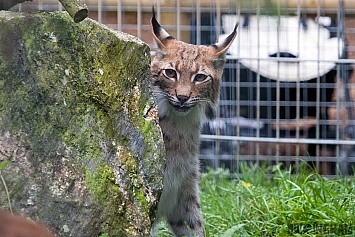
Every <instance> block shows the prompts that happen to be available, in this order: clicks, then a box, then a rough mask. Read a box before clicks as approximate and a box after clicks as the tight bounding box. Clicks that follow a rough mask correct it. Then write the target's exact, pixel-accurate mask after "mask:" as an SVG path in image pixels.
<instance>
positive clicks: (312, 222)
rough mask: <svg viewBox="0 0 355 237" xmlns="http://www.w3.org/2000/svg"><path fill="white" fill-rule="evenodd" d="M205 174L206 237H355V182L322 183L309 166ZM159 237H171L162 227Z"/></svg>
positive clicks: (327, 181)
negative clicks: (237, 174)
mask: <svg viewBox="0 0 355 237" xmlns="http://www.w3.org/2000/svg"><path fill="white" fill-rule="evenodd" d="M241 170H242V177H243V178H241V179H228V178H226V177H229V176H230V173H229V172H228V171H227V170H222V169H219V170H216V171H210V172H209V173H207V174H204V175H203V177H202V179H201V182H200V186H201V207H202V211H203V214H204V221H205V228H206V235H207V236H219V237H231V236H280V237H281V236H282V237H287V236H302V237H303V236H355V190H354V187H355V178H354V177H353V176H352V177H343V178H338V179H325V178H322V177H321V176H320V175H319V174H318V173H316V172H313V171H311V169H310V168H309V167H307V166H306V165H305V167H301V168H300V171H299V172H298V173H297V174H292V172H291V169H289V170H282V169H281V168H280V165H276V166H273V167H266V166H264V167H262V168H259V167H258V166H252V167H247V166H246V165H242V167H241ZM161 231H162V233H161V235H159V236H172V235H171V234H170V233H169V231H168V230H167V228H166V226H162V227H161Z"/></svg>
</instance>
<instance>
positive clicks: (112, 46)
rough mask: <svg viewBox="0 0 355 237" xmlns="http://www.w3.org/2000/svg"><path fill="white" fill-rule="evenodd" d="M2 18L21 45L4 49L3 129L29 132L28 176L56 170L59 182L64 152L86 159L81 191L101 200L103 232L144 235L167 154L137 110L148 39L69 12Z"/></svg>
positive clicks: (145, 78)
mask: <svg viewBox="0 0 355 237" xmlns="http://www.w3.org/2000/svg"><path fill="white" fill-rule="evenodd" d="M0 17H1V16H0ZM8 24H9V25H11V24H12V25H16V27H17V28H16V30H14V29H13V28H11V27H8V28H6V27H3V28H0V35H12V36H11V37H12V38H11V39H12V40H11V44H12V45H11V47H9V48H11V49H12V48H13V49H15V50H17V51H9V52H1V51H0V73H1V76H0V87H1V88H3V90H1V91H0V104H1V105H0V125H1V129H2V131H7V130H8V131H10V132H11V133H12V134H25V140H26V142H28V143H29V144H30V146H29V148H30V150H31V154H30V156H28V160H29V162H31V165H33V167H34V170H35V171H34V175H33V176H36V175H37V174H38V175H39V176H40V174H41V172H42V171H43V170H47V171H48V173H50V171H52V173H51V174H49V175H48V177H46V178H47V179H48V181H50V182H55V181H56V179H57V178H58V177H57V173H58V172H59V173H60V172H61V169H60V168H62V167H60V168H58V164H60V165H62V163H61V162H62V158H63V157H65V158H68V159H70V162H68V164H64V166H65V169H68V170H70V169H72V171H73V170H74V171H75V172H76V170H81V169H82V167H83V166H84V167H85V177H84V178H85V182H84V183H85V184H86V185H87V190H88V191H89V192H90V194H91V195H92V196H94V197H95V199H97V200H99V203H100V205H102V206H103V208H102V209H103V210H102V212H103V213H102V216H100V218H101V219H102V221H101V222H100V223H99V224H100V227H99V229H100V231H102V232H107V233H109V234H110V236H135V235H138V236H146V235H147V232H146V231H147V229H148V228H149V226H150V220H149V218H150V217H151V216H149V209H150V208H151V207H152V205H155V204H152V203H151V201H150V200H151V198H148V197H147V195H148V194H147V193H146V192H147V191H146V190H147V187H145V186H148V185H155V183H156V186H153V188H151V187H149V188H151V189H152V190H153V191H154V195H158V194H157V193H156V192H158V191H157V190H159V188H156V187H159V186H161V183H162V180H161V176H159V175H160V172H161V167H160V164H161V163H160V162H161V160H160V159H161V157H162V156H163V155H162V152H163V148H162V147H160V145H161V144H160V143H159V141H161V137H160V133H159V131H158V130H157V128H156V125H155V124H154V123H153V122H152V121H148V120H145V119H144V118H143V112H144V109H145V107H146V106H147V103H148V101H149V98H150V96H151V93H150V91H149V90H150V89H149V88H150V87H149V77H150V76H149V63H150V57H149V48H148V46H147V45H145V44H144V43H142V42H141V41H139V40H137V39H135V38H134V37H132V36H129V35H126V34H123V33H117V32H113V31H111V30H102V27H98V26H97V24H96V23H94V22H93V21H92V20H89V19H87V20H84V21H83V22H82V23H80V24H73V23H72V19H71V18H70V17H69V16H68V15H67V14H58V13H32V14H30V15H26V14H24V17H18V18H14V19H12V20H11V22H10V21H9V23H8ZM5 31H6V32H5ZM116 36H119V39H118V38H117V37H116ZM3 40H4V38H3V37H0V43H2V42H3ZM15 66H16V67H15ZM18 68H19V69H18ZM122 121H123V122H122ZM124 126H127V127H129V129H128V130H127V128H126V127H124ZM130 132H133V133H134V135H131V134H129V133H130ZM142 134H143V136H142ZM136 139H140V140H139V141H140V147H139V149H141V150H140V151H139V152H137V151H135V149H137V148H134V146H135V142H136ZM142 139H144V144H142V143H143V142H141V140H142ZM157 144H158V145H157ZM159 144H160V145H159ZM142 146H144V147H142ZM143 165H144V168H146V167H147V168H148V171H149V173H147V174H145V176H144V177H142V175H141V174H142V172H146V170H143V171H142V166H143ZM145 166H146V167H145ZM55 169H56V170H55ZM53 170H55V171H53ZM46 175H47V173H46ZM146 177H149V178H146ZM31 178H32V177H31ZM40 178H41V177H40ZM144 179H148V180H144ZM16 189H17V188H16ZM42 190H48V189H42ZM44 192H45V191H43V195H44V196H45V195H46V193H44ZM149 195H151V194H149ZM49 196H50V195H49ZM44 206H45V205H44ZM98 209H100V211H101V207H98ZM100 215H101V213H100ZM62 216H64V214H62ZM60 218H61V219H62V217H60ZM139 227H141V228H144V230H139ZM141 232H142V233H143V234H142V233H141ZM137 233H138V234H137ZM139 233H140V234H139Z"/></svg>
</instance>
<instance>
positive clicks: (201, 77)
mask: <svg viewBox="0 0 355 237" xmlns="http://www.w3.org/2000/svg"><path fill="white" fill-rule="evenodd" d="M209 78H210V77H209V76H207V75H205V74H201V73H199V74H196V75H195V77H194V79H193V81H194V82H195V83H196V84H199V83H203V82H205V81H207V80H208V79H209Z"/></svg>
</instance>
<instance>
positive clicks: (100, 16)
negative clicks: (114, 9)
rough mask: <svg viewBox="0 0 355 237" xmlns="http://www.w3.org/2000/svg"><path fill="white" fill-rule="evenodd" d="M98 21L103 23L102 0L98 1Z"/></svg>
mask: <svg viewBox="0 0 355 237" xmlns="http://www.w3.org/2000/svg"><path fill="white" fill-rule="evenodd" d="M97 21H98V22H99V23H102V0H98V2H97Z"/></svg>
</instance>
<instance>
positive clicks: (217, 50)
mask: <svg viewBox="0 0 355 237" xmlns="http://www.w3.org/2000/svg"><path fill="white" fill-rule="evenodd" d="M237 28H238V23H237V24H236V25H235V27H234V30H233V32H232V33H231V34H230V35H228V36H227V38H225V39H224V40H222V41H221V42H218V43H216V44H213V45H211V46H210V50H211V51H212V54H213V55H215V56H217V57H223V56H224V54H225V53H226V52H227V50H228V49H229V47H230V46H231V45H232V43H233V40H234V39H235V37H236V36H237Z"/></svg>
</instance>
